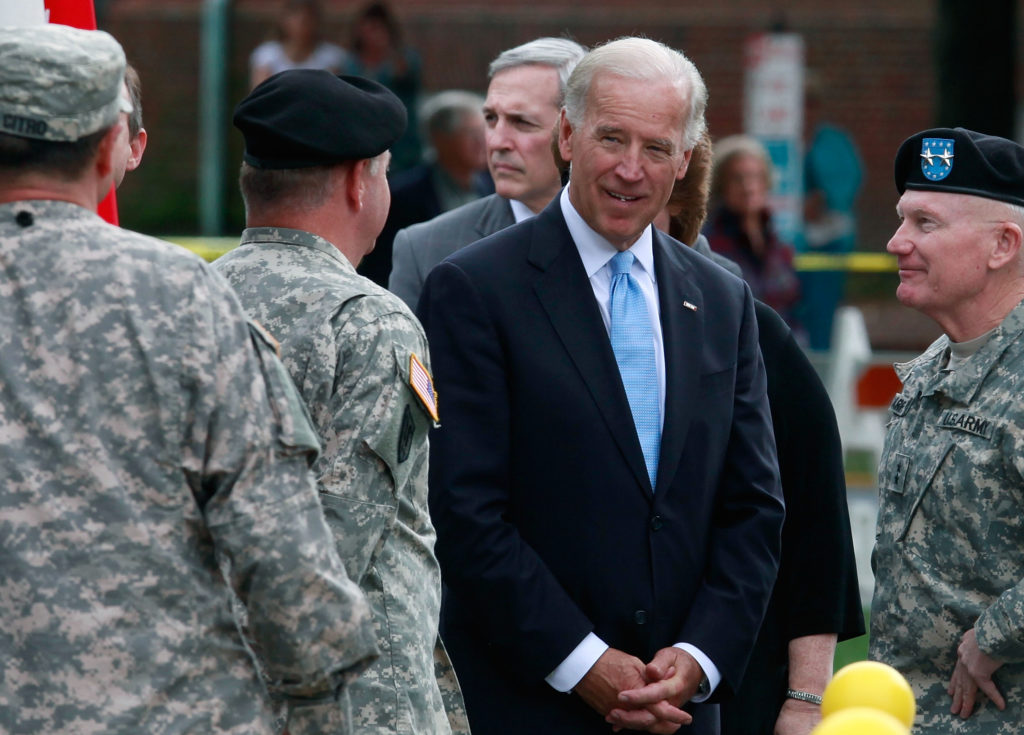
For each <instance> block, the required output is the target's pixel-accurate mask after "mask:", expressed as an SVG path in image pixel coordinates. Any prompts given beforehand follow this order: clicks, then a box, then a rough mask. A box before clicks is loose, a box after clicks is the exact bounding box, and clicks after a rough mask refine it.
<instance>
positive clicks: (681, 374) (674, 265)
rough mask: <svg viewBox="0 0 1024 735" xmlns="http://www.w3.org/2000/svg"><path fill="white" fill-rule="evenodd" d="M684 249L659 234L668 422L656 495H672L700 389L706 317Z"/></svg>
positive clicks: (656, 265)
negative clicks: (682, 250) (682, 253)
mask: <svg viewBox="0 0 1024 735" xmlns="http://www.w3.org/2000/svg"><path fill="white" fill-rule="evenodd" d="M681 247H685V245H682V244H681V243H677V242H676V241H675V240H672V239H671V238H669V237H666V236H665V235H663V234H661V233H660V232H658V231H657V230H655V235H654V272H655V275H656V276H657V279H658V298H659V301H660V306H661V328H662V333H663V340H664V345H665V421H664V426H663V428H662V431H661V454H660V457H659V459H658V483H657V491H658V492H665V491H667V490H668V488H669V487H670V486H671V484H672V480H673V478H674V476H675V474H676V471H677V470H678V467H679V460H680V457H681V456H682V451H683V445H684V444H685V443H686V433H687V431H688V430H689V427H690V420H691V418H692V413H691V407H692V406H695V405H696V399H697V391H698V389H699V386H700V354H701V350H702V349H703V343H704V318H705V316H706V314H705V313H704V303H703V297H702V294H701V291H700V288H699V287H698V286H697V284H696V282H695V281H694V280H693V278H692V276H691V274H690V271H689V269H688V268H687V266H686V264H685V261H684V260H683V258H682V257H681V253H680V252H679V251H678V248H681ZM684 303H688V304H690V305H691V306H694V307H696V309H695V310H694V309H691V308H689V307H687V306H684ZM655 495H657V493H655Z"/></svg>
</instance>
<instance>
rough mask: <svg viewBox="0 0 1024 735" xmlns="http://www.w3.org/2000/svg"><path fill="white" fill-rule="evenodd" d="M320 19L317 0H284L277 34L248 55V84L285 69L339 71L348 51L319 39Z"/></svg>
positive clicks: (320, 11) (256, 82)
mask: <svg viewBox="0 0 1024 735" xmlns="http://www.w3.org/2000/svg"><path fill="white" fill-rule="evenodd" d="M323 22H324V18H323V9H322V8H321V6H320V2H319V0H285V2H284V5H283V7H282V9H281V16H280V18H279V19H278V22H277V38H276V39H274V40H272V41H267V42H265V43H262V44H260V45H259V46H257V47H256V49H255V50H254V51H253V52H252V54H251V55H250V56H249V88H250V89H251V88H253V87H255V86H256V85H257V84H259V83H260V82H262V81H263V80H264V79H266V78H267V77H269V76H272V75H274V74H277V73H278V72H281V71H284V70H285V69H325V70H327V71H330V72H333V73H335V74H338V73H339V72H341V71H342V69H343V67H344V65H345V60H346V59H347V58H348V54H346V53H345V50H344V49H342V48H341V47H340V46H338V45H336V44H333V43H329V42H327V41H325V40H323V38H322V37H321V33H322V32H323Z"/></svg>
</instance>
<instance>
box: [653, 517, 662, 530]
mask: <svg viewBox="0 0 1024 735" xmlns="http://www.w3.org/2000/svg"><path fill="white" fill-rule="evenodd" d="M662 525H663V521H662V520H661V516H654V518H652V519H651V530H652V531H660V530H661V527H662Z"/></svg>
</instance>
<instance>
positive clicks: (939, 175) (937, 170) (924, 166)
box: [921, 138, 953, 181]
mask: <svg viewBox="0 0 1024 735" xmlns="http://www.w3.org/2000/svg"><path fill="white" fill-rule="evenodd" d="M952 170H953V141H952V140H950V139H949V138H925V139H924V140H922V141H921V171H922V172H923V173H924V176H925V178H926V179H928V180H929V181H942V180H943V179H944V178H946V177H947V176H949V172H950V171H952Z"/></svg>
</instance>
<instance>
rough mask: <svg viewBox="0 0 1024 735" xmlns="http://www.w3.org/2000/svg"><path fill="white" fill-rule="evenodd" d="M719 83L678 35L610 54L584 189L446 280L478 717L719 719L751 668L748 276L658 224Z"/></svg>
mask: <svg viewBox="0 0 1024 735" xmlns="http://www.w3.org/2000/svg"><path fill="white" fill-rule="evenodd" d="M706 100H707V91H706V88H705V86H704V83H703V80H702V79H701V77H700V74H699V72H698V71H697V70H696V68H695V67H694V66H693V64H692V63H691V62H690V61H689V60H688V59H686V57H685V56H683V55H682V54H681V53H679V52H677V51H674V50H672V49H669V48H667V47H666V46H664V45H662V44H659V43H656V42H654V41H650V40H648V39H640V38H627V39H619V40H617V41H614V42H611V43H609V44H606V45H605V46H602V47H599V48H598V49H595V50H593V51H591V52H590V53H589V54H587V55H586V56H585V57H584V58H583V60H581V61H580V62H579V64H577V65H576V68H575V69H574V71H573V73H572V75H571V76H570V78H569V81H568V84H567V86H566V96H565V107H564V109H563V112H562V114H561V116H560V119H559V123H558V144H559V151H560V153H561V156H562V158H563V159H564V160H566V161H568V162H569V163H570V166H571V175H570V178H569V184H568V187H567V188H566V189H564V190H563V192H562V194H560V195H559V196H557V197H555V199H554V200H553V201H551V203H550V204H549V205H548V206H547V207H546V208H545V209H544V210H543V211H541V213H540V214H538V215H537V216H536V217H533V218H530V219H527V220H525V221H523V222H521V223H519V224H517V225H514V226H512V227H508V228H506V229H504V230H502V231H500V232H498V233H496V234H494V235H492V236H490V237H488V238H485V239H484V240H481V241H480V242H477V243H475V244H473V245H471V246H469V247H466V248H463V249H461V250H459V251H458V252H456V253H454V254H453V255H451V256H450V257H449V258H448V259H447V260H445V261H444V262H442V263H441V264H440V265H438V266H437V267H436V268H434V269H433V270H432V271H431V273H430V275H429V276H428V278H427V282H426V286H425V288H424V291H423V294H422V296H421V298H420V302H419V307H418V313H419V315H420V318H421V320H422V322H423V324H424V327H425V328H426V330H427V334H428V336H429V337H430V339H431V343H432V345H433V355H434V360H435V369H436V381H437V386H438V390H439V393H440V395H441V396H442V399H441V400H442V405H443V406H445V411H446V415H445V418H444V420H443V422H442V426H441V428H439V429H437V430H436V431H435V432H434V434H433V435H432V439H431V453H432V456H431V478H430V480H431V484H430V507H431V513H432V516H433V518H434V521H435V523H436V524H437V528H438V544H437V550H438V558H439V559H440V561H441V564H442V569H443V572H444V576H445V582H446V590H447V591H446V596H445V604H444V613H443V616H442V630H443V635H444V638H445V642H446V644H447V645H448V646H449V648H450V650H451V653H452V660H453V662H454V664H455V666H456V670H457V671H459V675H460V680H461V681H462V683H463V690H464V693H465V696H466V705H467V710H468V712H469V716H470V725H471V726H472V727H473V729H474V730H476V731H478V732H485V733H492V732H516V733H518V732H529V733H538V734H544V733H559V734H561V733H576V734H586V733H594V735H597V734H598V733H602V734H603V733H607V732H608V729H609V725H611V726H612V727H614V728H627V729H646V730H650V731H652V732H658V733H670V732H675V731H676V730H678V729H679V728H680V727H683V726H687V730H686V731H687V732H691V733H695V734H704V733H717V732H718V708H717V706H716V705H714V704H710V703H708V702H707V700H708V699H709V698H710V697H711V696H712V695H713V694H715V693H718V694H719V695H720V696H721V695H723V694H724V695H726V696H727V695H728V693H729V692H731V691H734V690H735V688H736V687H738V686H739V682H740V679H741V677H742V672H743V669H744V667H745V665H746V660H747V657H748V656H749V651H750V647H751V646H752V645H753V642H754V639H755V637H756V635H757V630H758V626H759V624H760V621H761V618H762V616H763V614H764V609H765V606H766V605H767V603H768V597H769V593H770V591H771V586H772V583H773V582H774V579H775V573H776V569H777V563H778V556H777V554H778V544H779V534H780V530H781V526H782V517H783V506H782V501H781V496H780V491H779V488H778V470H777V466H776V461H775V446H774V442H773V440H772V433H771V425H770V415H769V409H768V403H767V400H766V396H765V393H764V385H765V378H764V373H763V366H762V363H761V359H760V357H759V353H758V347H757V334H756V329H757V328H756V325H755V323H754V306H753V298H752V297H751V294H750V289H749V288H748V287H747V286H746V285H745V284H744V283H743V282H742V281H741V280H740V279H738V278H736V277H734V276H732V275H730V274H728V273H726V272H725V271H723V270H722V269H721V268H719V267H718V266H715V265H714V264H712V263H711V262H710V261H708V260H707V259H705V258H703V257H701V256H700V255H697V254H696V253H693V252H691V251H689V250H687V249H685V248H682V247H679V245H678V244H677V243H675V242H674V241H672V240H670V239H669V238H668V237H666V236H664V235H662V234H660V233H657V232H655V231H653V228H652V227H651V226H650V225H651V222H652V221H653V219H654V218H655V216H656V215H657V214H658V213H659V212H660V211H661V210H662V208H663V207H664V206H665V204H666V203H667V201H668V197H669V194H670V193H671V191H672V187H673V184H674V182H675V181H677V180H679V179H681V178H683V176H685V174H686V167H687V164H688V162H689V159H690V154H691V151H692V148H693V146H694V145H696V143H697V142H698V140H699V139H700V135H701V133H702V131H703V129H704V109H705V105H706ZM549 144H550V139H549V140H547V141H545V142H544V143H542V144H541V145H542V146H543V149H544V150H545V152H546V153H547V154H548V156H549V158H548V164H549V165H550V166H551V167H552V168H554V160H553V159H552V158H551V157H550V149H549ZM555 170H557V168H556V169H555ZM655 275H656V279H655V277H654V276H655ZM613 279H614V281H613ZM641 284H642V285H641ZM659 386H660V387H659Z"/></svg>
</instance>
